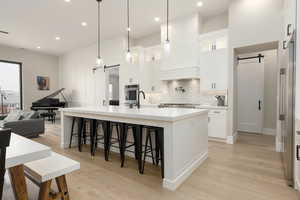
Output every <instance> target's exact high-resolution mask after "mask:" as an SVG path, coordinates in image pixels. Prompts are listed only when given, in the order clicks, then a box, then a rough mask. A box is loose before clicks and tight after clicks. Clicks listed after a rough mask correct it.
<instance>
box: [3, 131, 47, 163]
mask: <svg viewBox="0 0 300 200" xmlns="http://www.w3.org/2000/svg"><path fill="white" fill-rule="evenodd" d="M50 155H51V148H50V147H47V146H45V145H42V144H40V143H37V142H34V141H32V140H29V139H27V138H24V137H22V136H19V135H16V134H13V133H12V134H11V139H10V146H9V147H8V148H7V151H6V163H5V167H6V168H11V167H15V166H18V165H21V164H24V163H27V162H31V161H34V160H39V159H42V158H46V157H48V156H50Z"/></svg>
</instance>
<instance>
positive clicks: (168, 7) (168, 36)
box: [167, 0, 169, 42]
mask: <svg viewBox="0 0 300 200" xmlns="http://www.w3.org/2000/svg"><path fill="white" fill-rule="evenodd" d="M167 42H169V0H167Z"/></svg>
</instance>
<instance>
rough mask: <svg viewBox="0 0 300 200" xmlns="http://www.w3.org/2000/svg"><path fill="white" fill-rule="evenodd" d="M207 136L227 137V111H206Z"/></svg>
mask: <svg viewBox="0 0 300 200" xmlns="http://www.w3.org/2000/svg"><path fill="white" fill-rule="evenodd" d="M208 136H209V137H212V138H218V139H226V137H227V111H226V110H210V111H209V113H208Z"/></svg>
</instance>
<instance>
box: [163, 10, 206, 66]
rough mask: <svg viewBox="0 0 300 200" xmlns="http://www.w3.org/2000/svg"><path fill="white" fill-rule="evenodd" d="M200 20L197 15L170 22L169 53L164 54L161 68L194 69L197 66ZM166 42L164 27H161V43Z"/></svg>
mask: <svg viewBox="0 0 300 200" xmlns="http://www.w3.org/2000/svg"><path fill="white" fill-rule="evenodd" d="M201 26H202V19H201V18H200V17H199V15H198V14H194V15H192V16H188V17H184V18H180V19H177V20H174V21H172V22H170V26H169V38H170V51H169V53H168V54H165V57H164V59H163V61H162V68H164V69H172V68H182V67H195V66H198V65H199V43H198V41H199V40H198V38H199V31H200V30H201ZM165 40H166V25H162V26H161V41H162V43H164V42H165Z"/></svg>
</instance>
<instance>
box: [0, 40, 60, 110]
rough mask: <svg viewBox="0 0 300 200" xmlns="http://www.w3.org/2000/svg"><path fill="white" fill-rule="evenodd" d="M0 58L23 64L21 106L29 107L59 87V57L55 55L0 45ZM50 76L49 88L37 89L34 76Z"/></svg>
mask: <svg viewBox="0 0 300 200" xmlns="http://www.w3.org/2000/svg"><path fill="white" fill-rule="evenodd" d="M0 60H7V61H15V62H21V63H22V66H23V76H22V79H23V106H24V109H30V107H31V104H32V102H33V101H36V100H38V99H40V98H42V97H45V96H47V95H49V94H50V93H52V92H54V91H55V90H58V88H59V76H58V71H59V59H58V57H57V56H52V55H45V54H41V53H39V52H34V51H29V50H24V49H18V48H13V47H8V46H4V45H0ZM37 76H48V77H50V90H49V91H39V90H38V88H37V82H36V77H37Z"/></svg>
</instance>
